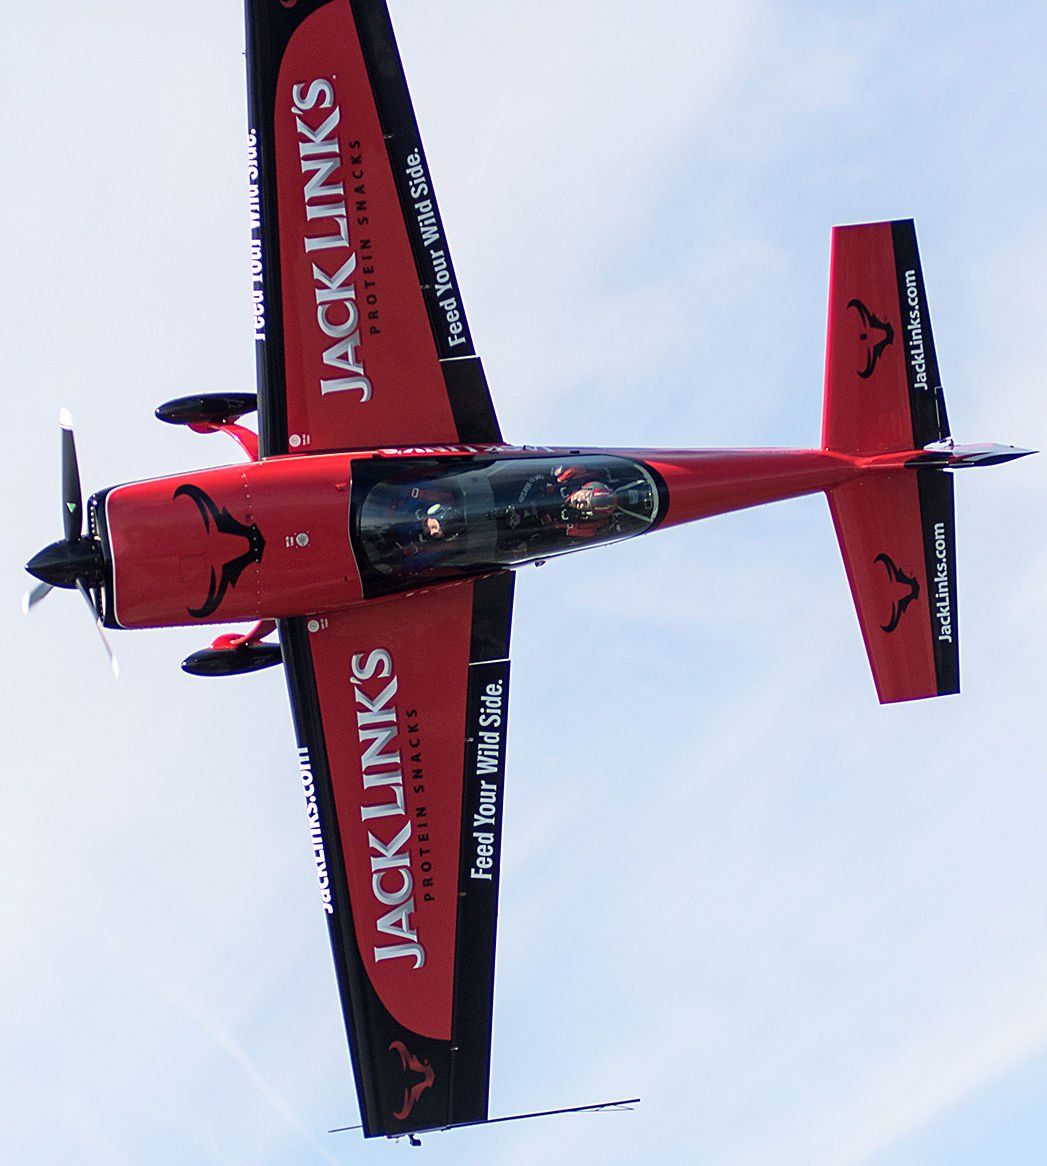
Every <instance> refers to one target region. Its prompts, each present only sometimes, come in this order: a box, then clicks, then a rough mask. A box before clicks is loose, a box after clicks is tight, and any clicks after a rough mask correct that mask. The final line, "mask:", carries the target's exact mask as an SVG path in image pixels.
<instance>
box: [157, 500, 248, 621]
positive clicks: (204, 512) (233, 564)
mask: <svg viewBox="0 0 1047 1166" xmlns="http://www.w3.org/2000/svg"><path fill="white" fill-rule="evenodd" d="M173 498H191V499H192V500H193V502H194V503H195V504H196V508H197V510H199V511H200V517H201V518H202V519H203V520H204V530H206V531H207V532H208V534H210V532H211V523H212V522H214V527H215V530H217V531H218V532H219V533H220V534H235V535H239V537H240V538H242V539H245V540H246V542H247V550H245V551H244V553H243V554H242V555H237V557H236V558H235V559H230V560H229V561H228V562H226V563H223V564H222V573H221V575H217V574H216V572H215V569H214V567H212V568H211V578H210V581H209V583H208V585H207V598H206V599H205V600H204V602H203V603H202V604H201V606H200V607H189V608H186V610H187V611H188V612H189V614H190V615H191V616H193V618H194V619H206V618H207V617H208V616H209V615H211V614H213V613H214V612H215V611H217V610H218V608H219V606H220V605H221V602H222V600H223V599H224V598H225V593H226V592H227V591H228V590H229V588H230V587H235V586H236V583H237V580H238V579H239V578H240V576H241V575H242V574H243V573H244V571H246V570H247V568H248V567H249V566H250V565H251V564H252V563H260V562H261V561H262V552H263V551H264V550H265V539H264V538H263V537H262V532H261V531H260V530H259V529H258V527H257V526H256V525H255V524H254V523H252V524H251V525H250V526H246V525H245V524H244V523H242V522H238V521H237V520H236V519H235V518H234V517H233V516H232V515H231V514H230V513H229V509H228V507H225V506H223V507H222V509H221V510H219V509H218V507H217V506H216V505H215V503H214V501H213V500H212V499H211V498H210V497H209V496H208V495H207V494H206V493H205V492H204V491H203V490H201V489H200V487H199V486H194V485H192V484H186V485H183V486H179V487H178V489H177V490H175V492H174V495H173Z"/></svg>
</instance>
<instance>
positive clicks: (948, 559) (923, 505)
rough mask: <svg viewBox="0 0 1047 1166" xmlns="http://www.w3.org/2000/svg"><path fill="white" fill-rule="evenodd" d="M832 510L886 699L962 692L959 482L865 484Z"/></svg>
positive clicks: (903, 476) (884, 478) (903, 475)
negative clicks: (956, 514) (956, 485)
mask: <svg viewBox="0 0 1047 1166" xmlns="http://www.w3.org/2000/svg"><path fill="white" fill-rule="evenodd" d="M829 508H830V510H831V511H832V516H833V522H834V523H835V525H836V537H837V538H838V539H839V541H840V550H841V551H842V552H843V561H844V566H845V567H846V569H847V579H848V582H849V583H850V585H851V594H852V595H853V597H854V604H855V607H856V609H857V611H858V622H859V623H860V624H861V628H862V636H863V637H864V639H865V649H866V651H867V652H868V654H869V663H870V665H871V666H872V673H873V680H874V681H875V683H876V693H877V695H878V696H879V698H880V700H881V701H882V702H884V703H887V702H889V701H899V700H917V699H919V698H920V697H925V696H946V695H948V694H949V693H954V692H959V691H960V654H959V651H960V649H959V636H958V633H957V611H956V533H955V531H956V528H955V518H954V507H953V483H952V477H951V476H950V475H949V474H948V473H946V472H945V471H944V470H941V469H936V468H935V469H916V470H913V469H904V468H903V469H899V470H895V471H890V472H887V473H878V474H876V475H875V476H867V477H861V478H857V479H855V480H854V481H851V482H847V483H846V484H844V485H841V486H836V487H834V488H833V489H832V490H830V491H829Z"/></svg>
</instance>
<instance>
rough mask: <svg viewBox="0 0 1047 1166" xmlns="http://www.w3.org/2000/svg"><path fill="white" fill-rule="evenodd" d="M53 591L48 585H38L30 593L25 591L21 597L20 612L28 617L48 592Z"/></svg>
mask: <svg viewBox="0 0 1047 1166" xmlns="http://www.w3.org/2000/svg"><path fill="white" fill-rule="evenodd" d="M53 590H54V588H53V587H52V586H51V584H50V583H38V584H37V585H36V586H35V587H34V588H33V590H32V591H27V592H26V593H25V595H23V596H22V611H24V612H25V614H26V615H28V614H29V613H30V612H31V611H32V610H33V608H34V607H35V606H36V605H37V604H38V603H39V602H40V600H41V599H43V597H44V596H45V595H46V594H47V593H48V592H49V591H53Z"/></svg>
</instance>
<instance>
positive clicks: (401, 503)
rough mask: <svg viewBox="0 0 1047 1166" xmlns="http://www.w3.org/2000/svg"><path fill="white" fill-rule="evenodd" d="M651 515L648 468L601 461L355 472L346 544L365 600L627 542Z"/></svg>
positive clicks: (653, 502)
mask: <svg viewBox="0 0 1047 1166" xmlns="http://www.w3.org/2000/svg"><path fill="white" fill-rule="evenodd" d="M376 471H379V472H380V476H379V474H378V473H376ZM658 518H659V496H658V489H657V487H656V485H655V482H654V479H653V478H652V476H651V473H650V471H648V470H647V469H646V467H644V466H643V465H642V464H641V463H639V462H635V461H631V460H629V459H628V458H623V457H613V456H608V455H606V454H596V455H593V456H588V455H577V456H576V457H572V458H568V459H564V458H562V457H561V458H551V457H535V458H530V457H523V458H521V457H512V458H500V459H484V458H477V459H469V460H468V461H463V460H462V459H456V460H455V461H454V462H453V463H450V464H448V463H447V462H439V461H436V460H435V459H425V460H422V459H419V460H414V459H412V460H411V462H410V463H409V464H408V463H405V462H404V461H400V462H398V463H396V464H395V465H394V466H392V467H390V464H389V463H388V462H381V463H376V462H372V463H370V464H365V466H360V465H359V463H358V464H357V466H355V467H354V481H353V507H352V518H351V527H352V534H353V542H354V544H355V545H356V547H357V548H358V552H357V557H358V559H359V560H360V566H361V572H362V574H363V576H364V579H365V588H366V589H367V590H369V591H370V592H371V593H372V594H374V593H380V592H388V591H396V590H400V589H401V588H404V587H412V586H418V585H420V584H422V583H424V582H426V581H431V580H432V579H436V578H446V577H449V576H453V575H459V574H466V573H468V574H473V573H477V572H481V571H487V570H499V569H503V568H506V567H512V566H514V565H516V564H519V563H525V562H528V561H531V560H534V559H545V558H549V557H550V556H552V555H560V554H565V553H567V552H568V551H572V550H578V549H580V548H581V547H583V546H592V545H594V544H595V543H598V542H612V541H616V540H618V539H623V538H629V537H631V536H632V535H636V534H642V533H643V532H644V531H645V530H647V529H648V528H649V527H650V526H651V525H652V524H653V523H654V522H655V521H656V520H657V519H658ZM368 584H370V586H368Z"/></svg>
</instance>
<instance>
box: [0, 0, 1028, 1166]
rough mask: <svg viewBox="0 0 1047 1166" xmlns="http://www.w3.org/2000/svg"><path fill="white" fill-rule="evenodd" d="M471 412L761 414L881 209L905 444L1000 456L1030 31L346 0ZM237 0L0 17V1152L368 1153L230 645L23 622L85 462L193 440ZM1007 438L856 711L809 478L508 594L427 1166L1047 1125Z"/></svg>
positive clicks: (606, 1157)
mask: <svg viewBox="0 0 1047 1166" xmlns="http://www.w3.org/2000/svg"><path fill="white" fill-rule="evenodd" d="M392 13H393V18H394V22H395V24H396V28H397V31H398V35H399V39H400V45H401V51H402V54H403V57H404V61H405V65H406V69H407V74H408V79H409V81H410V84H411V87H412V91H413V94H414V99H415V106H416V110H417V113H418V119H419V122H420V125H421V129H422V133H423V135H424V139H425V143H426V148H427V152H428V155H429V161H430V164H431V168H432V171H433V174H434V177H435V179H436V182H437V189H438V191H439V195H440V202H441V209H442V211H443V216H444V220H445V226H446V228H447V233H448V236H449V237H450V239H451V241H452V245H453V248H454V257H455V262H456V266H457V269H458V275H459V279H460V283H461V286H462V288H463V290H464V293H465V298H466V304H467V307H468V310H469V313H470V319H471V323H472V328H473V332H474V336H475V338H476V342H477V346H478V349H479V350H480V352H481V354H482V355H483V357H484V361H485V366H486V369H487V373H488V378H489V380H490V382H491V385H492V388H493V391H494V394H495V400H496V403H497V405H498V408H499V413H500V417H501V421H502V427H503V430H504V432H505V433H506V435H507V437H508V438H509V439H510V440H516V441H519V442H530V443H534V444H545V443H548V444H572V443H585V444H592V445H609V446H613V445H629V446H644V445H650V446H658V445H679V444H685V445H695V446H718V445H801V446H802V445H809V444H815V443H816V442H817V440H818V435H819V425H820V421H819V417H820V408H821V377H822V353H823V345H824V332H825V295H826V282H827V273H828V244H829V229H830V227H831V226H832V225H833V224H834V223H844V222H860V221H871V220H876V219H885V218H895V217H905V216H909V215H912V216H914V217H915V218H916V220H917V228H918V231H919V238H920V245H921V251H922V255H923V260H924V271H925V276H926V281H927V289H928V295H929V299H930V304H931V309H932V315H933V322H934V330H935V337H936V341H937V347H938V355H939V361H940V365H941V369H942V374H943V377H944V379H945V386H946V394H947V399H948V404H949V410H950V416H951V420H952V426H953V432H954V434H955V435H956V437H957V439H958V440H961V441H983V440H986V441H990V440H996V441H1005V442H1014V443H1017V444H1020V445H1024V446H1030V447H1041V448H1042V447H1044V446H1045V444H1047V437H1045V429H1047V417H1045V407H1044V392H1043V380H1044V373H1043V323H1042V321H1043V309H1044V290H1043V276H1042V273H1043V271H1044V270H1047V209H1045V205H1047V204H1045V200H1044V190H1045V177H1047V176H1045V168H1047V167H1045V162H1044V130H1043V124H1044V110H1045V89H1047V82H1045V80H1044V75H1043V69H1042V46H1043V44H1044V43H1045V36H1047V27H1045V25H1047V15H1045V12H1044V10H1043V9H1042V8H1040V7H1039V6H1035V5H1031V4H1025V5H1022V4H1019V5H1017V6H1013V7H1012V8H1010V9H1008V10H1007V12H1006V14H1005V15H1003V14H1002V10H1000V9H999V7H998V6H990V5H988V4H965V3H951V4H945V3H926V4H921V5H912V4H902V3H877V2H872V3H863V4H861V5H856V4H830V3H783V2H781V0H764V2H762V3H759V2H756V0H741V2H738V3H734V4H732V5H731V6H730V8H729V11H728V10H727V8H726V6H723V5H713V4H704V3H694V4H690V5H686V6H685V5H679V4H675V3H671V2H669V0H648V3H646V4H644V5H642V6H640V5H631V4H625V3H620V2H616V0H603V2H602V3H599V4H597V3H595V2H580V0H570V2H567V0H563V2H561V3H558V4H551V3H550V4H544V3H538V4H529V5H508V4H491V3H490V2H489V0H488V2H483V0H456V2H455V3H451V2H450V0H392ZM242 49H243V30H242V14H241V11H240V6H239V4H238V3H235V2H232V0H230V2H226V0H207V2H206V3H205V2H204V0H187V2H185V3H183V4H180V5H179V6H177V7H176V8H172V7H171V6H170V5H161V4H148V5H145V4H143V5H135V6H126V5H121V6H112V5H111V6H96V5H91V6H88V5H83V4H74V3H71V2H70V0H56V2H55V3H52V4H50V5H46V6H26V5H23V6H21V8H20V9H19V11H18V12H16V13H12V14H11V15H10V16H9V18H8V35H7V36H6V37H5V39H4V45H3V48H2V49H0V52H2V53H3V58H4V60H3V69H2V70H0V76H2V77H3V81H2V82H0V86H2V90H0V95H2V98H3V108H4V110H5V114H4V118H3V125H2V127H0V135H2V137H0V143H2V151H3V152H2V157H3V167H4V176H5V181H4V183H3V185H2V189H0V210H2V213H3V221H4V224H5V228H6V230H5V246H4V254H5V263H4V272H5V276H6V278H5V279H4V280H3V281H2V283H0V321H2V323H0V329H2V332H0V336H2V340H3V351H4V354H5V360H6V370H5V376H6V383H7V401H8V407H9V420H8V431H9V433H10V434H11V436H12V437H13V439H14V440H13V441H11V442H10V443H9V448H8V456H7V457H6V458H5V459H4V463H3V468H2V471H0V472H2V474H3V489H4V496H5V498H6V499H7V501H8V506H7V531H8V537H7V538H6V539H5V540H4V545H5V548H6V550H5V556H6V557H5V560H4V567H5V570H4V571H3V577H4V578H6V579H7V580H8V583H7V594H8V603H7V610H8V612H9V615H8V620H7V622H6V624H5V631H6V641H7V644H6V646H7V658H8V667H7V669H6V672H7V676H8V682H7V683H8V688H7V700H6V701H5V702H4V712H3V716H4V725H3V731H4V740H5V742H6V746H7V756H8V767H7V777H6V780H5V781H3V782H2V783H0V791H2V792H0V886H2V887H3V888H4V890H3V893H2V894H0V927H2V928H3V934H4V937H5V943H4V956H3V959H2V960H0V1047H2V1048H3V1050H4V1056H3V1058H2V1059H0V1161H5V1162H8V1161H9V1162H12V1163H30V1162H31V1163H34V1164H37V1163H39V1164H41V1166H48V1164H50V1163H63V1164H65V1163H68V1162H74V1161H75V1162H77V1163H82V1164H93V1163H106V1164H116V1166H122V1164H124V1163H127V1164H136V1166H137V1164H139V1163H142V1162H146V1161H148V1162H150V1163H153V1164H155V1166H165V1164H167V1163H171V1164H175V1163H177V1164H179V1166H183V1164H184V1163H186V1162H193V1163H199V1164H207V1166H210V1164H212V1163H213V1164H216V1166H226V1164H232V1163H244V1164H247V1163H250V1164H252V1166H259V1164H262V1166H270V1164H272V1166H291V1164H293V1166H297V1164H299V1163H306V1162H309V1163H313V1162H344V1161H359V1160H361V1159H363V1158H364V1157H366V1158H369V1159H378V1158H380V1157H382V1156H383V1155H386V1156H387V1155H389V1154H398V1153H400V1152H401V1147H389V1146H385V1145H383V1144H382V1143H374V1144H364V1143H361V1142H360V1141H359V1140H358V1139H357V1136H356V1135H353V1134H341V1135H337V1136H333V1137H332V1136H329V1135H327V1134H326V1133H325V1131H326V1130H327V1128H328V1127H330V1126H334V1125H345V1124H351V1123H352V1122H353V1121H355V1120H356V1104H355V1098H354V1094H353V1089H352V1081H351V1075H350V1071H349V1066H348V1058H347V1054H346V1050H345V1042H344V1036H343V1032H342V1025H341V1017H340V1012H339V1009H338V1003H337V997H336V993H335V986H334V976H333V970H332V967H331V961H330V956H329V952H328V945H327V937H326V928H325V924H324V921H323V915H322V912H321V910H320V908H319V904H318V902H317V896H316V887H315V877H314V874H313V871H312V869H311V857H310V851H309V849H308V845H307V833H306V830H305V826H304V821H303V814H302V805H301V794H300V788H299V783H298V778H297V770H296V766H295V762H294V754H293V749H292V738H291V727H290V716H289V713H288V709H287V704H286V694H285V691H284V683H283V679H282V677H281V676H280V675H279V673H276V672H273V673H269V674H265V673H263V674H260V675H257V676H253V677H247V678H243V679H241V680H238V681H230V682H218V681H216V682H206V681H199V680H195V679H193V678H189V677H186V676H184V675H183V674H182V673H181V672H180V671H179V669H178V662H179V661H180V660H181V659H182V658H183V657H184V656H185V655H186V654H188V652H190V651H192V650H193V649H195V648H197V647H200V646H202V643H203V640H202V638H201V636H200V635H199V634H198V633H197V634H194V633H192V632H187V631H168V632H151V633H142V634H138V635H133V636H131V635H124V634H115V635H114V637H113V639H114V641H115V646H116V648H117V651H118V654H119V656H120V660H121V665H122V673H123V675H122V678H121V680H120V682H119V683H116V684H114V683H112V681H111V680H110V679H109V675H108V672H107V669H106V665H105V660H104V656H103V655H102V653H101V650H100V649H99V647H98V645H97V644H96V643H95V642H94V638H93V632H92V630H91V628H90V625H89V622H88V620H87V619H86V618H85V613H84V612H83V611H82V610H81V604H80V603H79V602H78V601H77V600H76V599H75V597H72V596H65V595H55V596H52V597H51V598H50V600H49V601H48V603H47V604H46V605H45V606H44V607H43V608H41V609H40V610H39V611H37V612H35V613H34V618H33V619H31V620H23V619H21V617H20V615H19V613H18V607H17V605H18V599H19V596H20V593H21V591H22V590H23V589H24V581H25V577H24V576H23V575H22V574H21V565H22V563H23V562H24V561H25V559H26V558H27V557H28V556H29V555H31V554H32V553H33V552H34V551H35V550H36V549H37V548H38V547H39V546H41V545H42V544H43V543H45V542H47V541H50V540H51V539H52V538H54V537H57V535H58V532H59V529H60V528H59V486H58V483H59V468H58V432H57V424H56V419H57V413H58V409H59V407H60V406H63V405H64V406H67V407H68V408H69V409H70V410H71V411H72V412H73V416H74V419H75V420H76V423H77V435H78V439H79V448H80V459H81V470H82V476H83V480H84V485H85V489H87V490H94V489H97V488H100V487H101V486H103V485H106V484H109V483H113V482H119V481H126V480H132V479H136V478H141V477H147V476H151V475H154V474H160V473H174V472H178V471H180V470H183V469H186V468H189V467H191V466H195V465H201V464H219V463H221V462H224V461H229V460H232V459H233V456H234V451H233V450H232V449H231V448H228V447H225V446H223V445H222V444H221V443H220V442H218V441H217V439H207V438H200V437H197V436H194V435H191V434H189V433H187V432H185V431H180V430H176V429H172V428H169V427H166V426H162V425H160V424H158V423H157V422H155V421H154V420H153V419H152V416H151V412H152V409H153V407H154V406H155V405H156V404H158V403H159V402H161V401H163V400H166V399H168V398H170V397H175V396H179V395H183V394H185V393H188V392H192V391H196V390H219V389H245V388H251V387H253V383H254V357H253V351H252V340H251V336H252V328H251V305H250V294H249V290H250V284H249V270H248V227H247V200H246V166H245V139H246V132H247V122H246V99H245V92H244V89H245V87H244V79H243V58H242ZM1045 466H1047V461H1045V459H1044V458H1043V457H1042V456H1041V457H1039V458H1034V459H1026V460H1025V461H1023V462H1019V463H1017V464H1015V465H1012V466H1009V467H1004V468H1001V469H997V470H992V471H983V472H977V473H975V472H971V473H970V474H968V475H961V476H960V477H959V478H958V481H957V504H958V526H959V551H960V562H959V581H960V583H959V585H960V612H961V626H962V633H961V639H962V654H963V678H964V693H963V694H962V695H961V696H959V697H957V698H950V699H947V700H940V701H933V702H923V703H920V704H917V705H912V706H896V707H891V708H880V707H879V706H878V705H877V704H876V701H875V697H874V694H873V689H872V683H871V679H870V677H869V675H868V668H867V664H866V661H865V656H864V652H863V650H862V647H861V640H860V635H859V633H858V629H857V623H856V620H855V617H854V613H853V609H852V606H851V601H850V597H849V593H848V590H847V586H846V581H845V578H844V574H843V569H842V566H841V563H840V561H839V554H838V551H837V549H836V546H835V540H834V538H833V533H832V527H831V523H830V520H829V517H828V512H827V507H826V506H825V504H824V502H823V501H822V499H821V498H812V499H806V500H801V501H797V502H791V503H787V504H783V505H780V506H776V507H772V508H766V509H763V510H757V511H752V512H748V513H745V514H739V515H734V516H729V517H726V518H722V519H714V520H712V521H710V522H707V523H704V524H700V525H698V526H695V527H692V528H689V529H682V530H681V529H677V530H673V531H667V532H664V533H660V534H658V535H656V536H655V537H653V538H651V539H645V540H641V541H639V542H636V543H633V544H627V545H624V546H621V547H617V548H613V549H608V550H604V551H602V552H601V553H600V554H596V553H594V554H591V555H582V556H577V557H576V558H574V559H572V560H561V561H559V562H557V563H556V564H555V565H552V566H550V567H549V568H548V569H547V570H545V571H543V572H542V573H541V574H540V575H539V574H537V573H535V572H529V573H526V574H525V575H524V576H523V577H522V578H521V579H520V580H519V585H518V588H517V601H516V617H515V622H514V647H513V658H514V675H513V696H512V715H511V742H510V765H509V776H508V783H509V784H508V793H507V815H508V816H507V824H506V832H505V840H504V875H503V890H502V913H501V917H500V926H501V937H500V946H499V964H498V980H497V997H496V1018H495V1045H494V1061H493V1084H492V1112H493V1113H495V1114H501V1113H509V1112H519V1111H526V1110H530V1109H545V1108H552V1107H556V1106H563V1105H571V1104H584V1103H587V1102H595V1101H601V1100H604V1099H609V1098H614V1097H620V1096H632V1095H637V1094H638V1095H640V1096H642V1097H643V1098H644V1101H643V1105H642V1106H641V1108H640V1109H639V1110H638V1111H637V1112H635V1113H633V1114H630V1115H606V1116H578V1117H566V1118H555V1119H548V1120H545V1121H538V1122H528V1123H520V1124H515V1125H509V1126H496V1127H491V1128H488V1129H482V1130H471V1131H470V1130H466V1131H460V1132H457V1133H454V1134H450V1135H444V1136H439V1137H436V1136H434V1137H431V1138H427V1139H426V1146H425V1151H424V1152H425V1153H426V1155H427V1159H426V1160H427V1161H428V1162H430V1163H434V1164H436V1163H441V1162H454V1163H456V1164H457V1166H468V1164H470V1163H474V1162H475V1163H481V1162H482V1163H488V1162H495V1161H496V1162H499V1163H507V1164H513V1163H533V1162H535V1161H545V1162H550V1163H554V1162H567V1161H574V1162H579V1161H580V1162H586V1161H600V1162H606V1163H623V1164H624V1163H635V1162H638V1161H659V1162H665V1163H694V1162H701V1163H710V1164H716V1166H772V1164H773V1166H792V1164H796V1166H961V1164H962V1166H969V1164H971V1166H973V1164H975V1163H977V1164H981V1163H984V1162H1006V1163H1008V1164H1009V1166H1025V1164H1026V1163H1028V1164H1030V1166H1031V1164H1032V1163H1039V1162H1042V1161H1043V1160H1044V1158H1045V1157H1047V1118H1045V1117H1044V1114H1045V1113H1047V993H1045V992H1044V988H1043V985H1044V983H1045V982H1047V870H1045V861H1044V853H1043V849H1044V848H1043V822H1044V821H1045V817H1047V791H1045V788H1044V776H1045V769H1047V766H1045V762H1044V752H1045V749H1044V747H1045V730H1044V718H1043V712H1042V705H1043V695H1044V683H1043V678H1042V663H1041V662H1042V660H1043V657H1044V654H1045V650H1047V642H1045V641H1047V637H1045V633H1044V622H1043V618H1042V614H1041V608H1042V604H1043V596H1044V592H1045V584H1047V553H1045V539H1044V533H1045V532H1044V520H1043V508H1044V484H1045V476H1047V469H1045Z"/></svg>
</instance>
